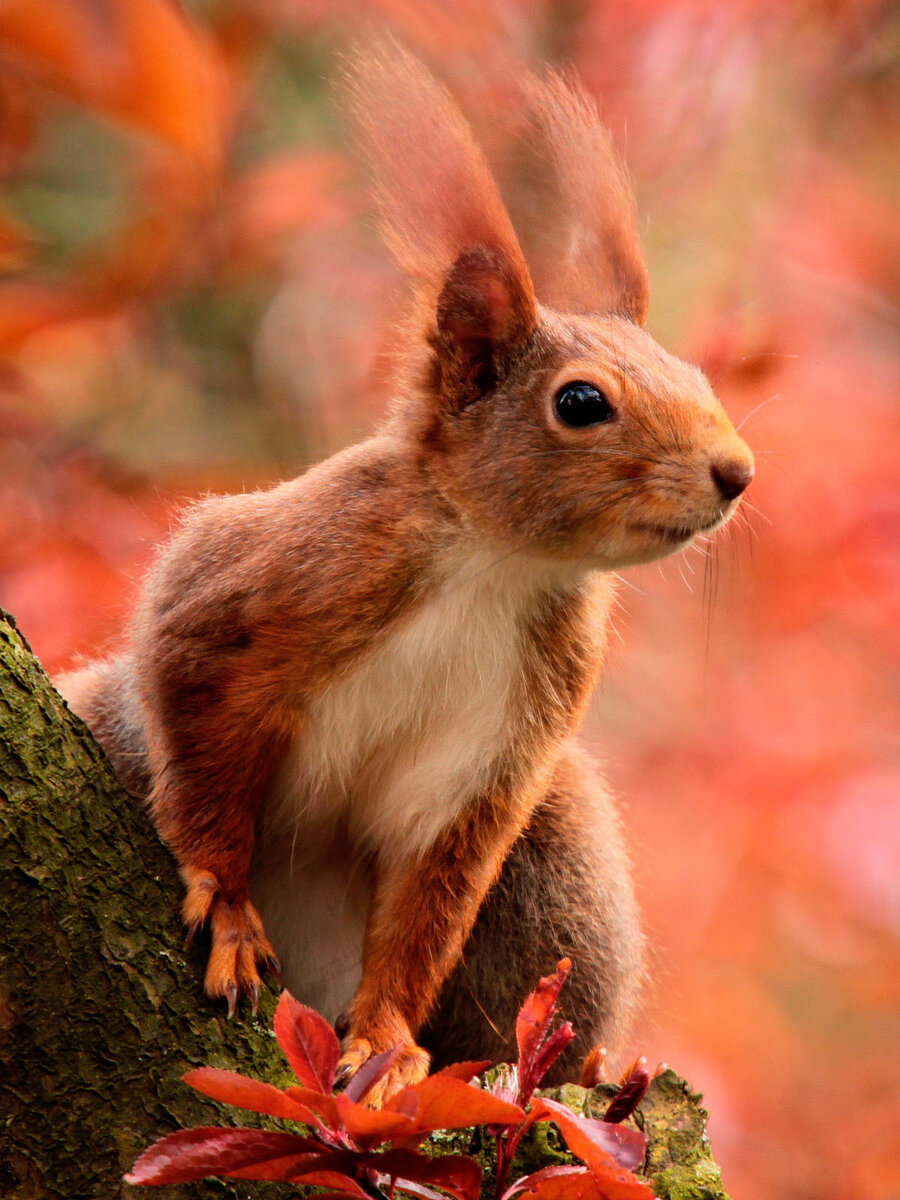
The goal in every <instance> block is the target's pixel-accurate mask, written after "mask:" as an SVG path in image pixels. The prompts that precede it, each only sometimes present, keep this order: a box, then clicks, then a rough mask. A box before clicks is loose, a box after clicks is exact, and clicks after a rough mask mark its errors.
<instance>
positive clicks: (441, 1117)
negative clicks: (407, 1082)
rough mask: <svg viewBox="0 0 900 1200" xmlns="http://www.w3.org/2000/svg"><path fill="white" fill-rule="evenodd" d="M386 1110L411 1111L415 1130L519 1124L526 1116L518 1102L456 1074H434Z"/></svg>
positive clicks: (399, 1094)
mask: <svg viewBox="0 0 900 1200" xmlns="http://www.w3.org/2000/svg"><path fill="white" fill-rule="evenodd" d="M413 1100H414V1101H415V1108H413V1106H412V1102H413ZM382 1111H385V1112H404V1113H409V1114H411V1115H412V1117H413V1123H414V1124H413V1128H412V1129H411V1130H410V1132H411V1133H430V1132H431V1131H432V1130H434V1129H467V1128H468V1127H469V1126H470V1125H519V1124H520V1123H521V1122H522V1121H523V1120H524V1119H525V1113H524V1112H523V1110H522V1109H521V1108H519V1106H518V1104H509V1103H507V1101H505V1100H498V1099H497V1097H496V1096H492V1095H491V1094H490V1092H484V1091H482V1090H481V1089H480V1088H476V1087H472V1086H471V1085H470V1084H468V1083H463V1081H462V1080H461V1079H456V1078H454V1077H453V1076H452V1075H430V1076H429V1077H428V1078H427V1079H423V1080H422V1082H421V1083H417V1084H415V1085H414V1086H413V1087H409V1088H405V1089H404V1090H403V1091H402V1092H398V1093H397V1095H396V1096H392V1097H391V1098H390V1100H388V1102H387V1103H386V1104H385V1106H384V1109H383V1110H382Z"/></svg>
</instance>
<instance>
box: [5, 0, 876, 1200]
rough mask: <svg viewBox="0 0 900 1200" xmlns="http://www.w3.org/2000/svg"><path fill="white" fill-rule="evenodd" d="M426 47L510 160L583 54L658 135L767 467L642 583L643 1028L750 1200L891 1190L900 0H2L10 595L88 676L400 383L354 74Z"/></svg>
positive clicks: (616, 697)
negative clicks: (516, 132) (196, 521)
mask: <svg viewBox="0 0 900 1200" xmlns="http://www.w3.org/2000/svg"><path fill="white" fill-rule="evenodd" d="M385 27H388V28H391V29H393V30H394V31H395V32H396V33H397V34H398V35H399V36H400V37H401V38H402V39H403V40H404V41H405V42H406V43H407V44H409V45H410V46H411V47H412V48H413V49H415V50H416V51H417V52H418V53H420V54H421V55H422V56H424V57H425V58H426V59H427V60H428V61H429V62H431V63H432V65H433V66H434V67H435V69H436V70H437V71H438V72H439V73H440V74H442V75H443V76H444V77H445V78H446V79H447V80H448V81H449V82H450V83H451V85H452V86H453V88H454V90H455V91H456V92H457V94H458V95H459V96H460V97H461V99H462V100H463V103H464V104H465V105H466V106H467V109H468V111H470V112H471V113H472V114H473V117H474V119H475V121H476V123H477V125H478V127H479V131H480V132H481V133H482V136H483V137H484V139H485V140H486V142H487V143H488V148H489V150H490V151H491V152H492V153H493V154H495V155H496V156H497V157H498V159H499V160H501V161H502V159H503V151H504V132H503V131H504V128H505V124H504V111H505V107H506V105H507V104H508V103H509V95H510V90H509V88H508V87H507V83H508V81H509V79H510V78H511V77H514V75H515V73H516V72H517V71H518V70H519V69H520V68H521V65H522V64H523V63H524V64H532V65H535V64H538V63H540V62H542V61H547V60H551V61H555V62H558V63H559V62H572V63H574V64H575V65H576V67H577V68H578V70H579V72H580V73H581V75H582V77H583V78H584V80H585V81H586V83H587V84H588V86H589V87H590V88H591V89H592V91H593V92H594V94H595V95H596V97H597V99H598V102H599V104H600V106H601V109H602V111H603V113H604V115H605V116H606V118H607V120H608V121H609V123H610V124H611V126H612V127H613V129H614V131H615V132H616V134H617V136H618V138H619V141H620V143H621V144H622V145H623V146H624V148H625V149H626V152H627V156H628V159H629V163H630V165H631V168H632V171H633V173H634V176H635V180H636V184H637V189H638V193H639V201H640V209H641V224H642V229H643V231H644V235H645V241H646V245H647V250H648V255H649V259H650V267H651V279H652V282H653V287H654V298H653V305H652V309H651V317H650V328H651V331H652V332H653V333H654V334H656V335H657V336H658V337H659V338H660V339H661V340H662V341H664V342H665V343H666V344H667V345H668V346H669V347H670V348H672V349H674V350H676V351H677V352H679V353H681V354H683V355H685V356H687V357H691V358H694V359H695V360H696V361H698V362H700V363H701V364H702V365H703V366H704V367H705V369H706V370H707V371H708V373H709V374H710V376H711V378H712V379H713V381H714V383H715V384H716V386H717V388H718V390H719V392H720V394H721V396H722V398H723V399H724V401H725V403H726V405H727V406H728V408H729V410H730V412H731V413H732V415H733V416H734V418H735V420H736V421H739V422H742V429H743V432H744V433H745V435H746V437H747V438H748V440H749V441H750V443H751V445H752V446H753V448H754V450H755V451H756V453H757V464H758V472H757V479H756V481H755V482H754V484H753V486H752V488H751V489H750V493H749V494H748V497H747V500H748V503H747V504H746V505H745V506H744V509H743V512H744V514H745V517H744V518H743V519H739V520H737V521H736V522H734V523H733V524H732V525H731V526H730V527H729V528H728V530H727V531H726V532H725V533H724V534H723V535H721V536H720V537H719V539H718V541H717V542H716V543H715V544H714V545H713V546H711V547H709V548H705V547H700V548H697V549H695V550H692V551H690V552H688V553H687V554H686V555H685V556H683V557H681V558H680V559H674V560H669V561H667V562H664V563H662V564H661V565H659V566H658V567H647V568H643V569H642V570H640V571H635V572H631V573H630V574H629V580H630V582H631V583H632V584H633V588H632V587H629V588H625V589H623V591H622V595H621V600H622V606H621V610H620V612H619V614H618V616H617V619H616V627H617V630H618V631H619V633H621V635H622V636H621V642H619V641H616V642H615V643H614V649H613V653H612V656H611V660H610V663H609V667H608V670H607V673H606V678H605V683H604V685H603V688H602V690H601V693H600V695H599V696H598V698H597V701H596V703H595V705H594V706H593V709H592V713H591V718H590V724H589V729H588V737H589V740H590V741H591V743H592V745H593V746H594V747H595V748H596V749H597V750H598V752H599V753H601V754H602V755H603V757H604V758H605V759H606V761H607V764H608V765H607V773H608V776H609V778H610V780H611V782H612V784H613V786H614V787H615V789H616V790H617V791H618V792H619V793H620V794H621V795H622V796H623V797H624V798H625V801H626V807H627V823H628V828H629V832H630V837H631V840H632V844H633V847H634V851H635V859H636V873H637V878H638V883H639V888H640V892H641V899H642V904H643V908H644V912H645V916H646V923H647V927H648V930H649V932H650V935H651V938H652V941H653V944H654V958H655V962H654V968H653V977H654V979H653V984H652V987H651V990H650V994H649V995H648V1002H647V1009H646V1012H645V1014H644V1017H643V1018H642V1020H641V1023H640V1025H639V1027H638V1028H637V1029H636V1030H635V1034H634V1039H633V1046H632V1047H631V1049H632V1050H633V1051H634V1052H635V1053H637V1052H643V1053H646V1054H647V1055H648V1057H649V1058H650V1060H651V1065H652V1064H653V1063H654V1062H656V1061H658V1060H665V1061H666V1062H667V1063H669V1064H670V1065H672V1066H674V1067H676V1068H677V1069H678V1070H679V1071H681V1072H682V1073H683V1074H685V1075H687V1077H688V1078H689V1079H690V1080H691V1081H692V1083H693V1084H694V1086H695V1087H697V1088H699V1089H702V1090H703V1091H704V1092H705V1093H706V1096H707V1100H708V1102H709V1105H710V1108H711V1110H712V1119H711V1123H710V1129H711V1136H712V1140H713V1147H714V1150H715V1152H716V1154H717V1156H718V1158H719V1160H720V1162H721V1164H722V1166H723V1169H724V1172H725V1180H726V1184H727V1186H728V1188H729V1190H730V1191H731V1192H732V1193H733V1195H734V1196H735V1197H736V1198H738V1200H740V1198H743V1200H765V1198H769V1197H771V1198H772V1200H776V1198H777V1200H850V1198H851V1197H852V1198H853V1200H884V1198H887V1197H889V1196H900V1179H898V1166H897V1164H898V1162H900V1147H898V1144H897V1139H896V1129H897V1127H898V1126H900V1119H898V1118H900V1112H898V1104H897V1092H896V1084H895V1079H896V1073H897V1066H896V1050H897V1044H898V1039H897V1032H898V1029H897V1020H896V996H897V986H896V985H897V981H898V974H900V972H898V954H897V942H896V940H895V934H896V926H897V917H898V910H900V903H898V890H897V880H898V876H900V832H898V819H897V816H896V809H897V805H896V797H897V794H898V792H900V757H898V727H900V723H898V719H897V717H898V712H897V693H898V670H897V666H898V634H897V630H898V628H900V588H898V583H900V554H898V550H900V504H898V493H900V484H898V472H897V462H898V451H900V424H898V395H900V389H898V384H900V378H898V375H900V372H898V361H897V357H896V344H897V343H896V332H897V331H896V325H895V324H892V321H894V320H895V314H896V309H895V308H892V302H895V301H896V295H897V284H898V275H900V255H898V237H897V227H898V222H897V216H896V208H895V207H893V206H892V203H891V202H892V200H896V195H897V184H898V175H900V171H898V161H900V160H898V157H897V151H898V148H900V138H898V108H897V104H896V101H897V95H898V91H897V76H898V55H897V50H898V45H900V21H898V16H897V9H896V8H895V7H892V6H890V5H887V4H879V3H875V2H874V0H830V2H826V0H805V2H801V0H785V2H783V3H778V4H773V3H764V2H763V0H732V2H725V0H718V2H715V0H631V2H630V3H628V4H621V3H613V2H612V0H606V2H604V0H568V2H564V0H555V2H551V0H543V2H528V3H526V2H525V0H477V2H476V0H457V2H456V3H450V2H449V0H445V2H439V0H368V2H367V3H366V2H364V0H332V2H330V3H328V2H326V0H229V2H227V3H226V2H225V0H221V2H219V3H216V2H214V0H208V2H200V0H197V2H195V3H192V4H189V5H186V6H185V7H181V6H179V5H177V4H176V3H175V0H4V2H3V3H0V175H2V182H3V193H2V199H0V272H2V275H0V603H2V604H3V605H4V607H6V608H8V609H9V610H11V611H12V612H13V613H14V614H15V615H16V617H17V618H18V621H19V623H20V625H21V628H22V630H23V632H24V633H25V634H26V636H27V637H28V638H29V639H30V640H31V642H32V645H33V646H34V648H35V650H36V652H37V653H38V655H39V656H40V657H41V658H42V659H43V661H44V663H45V664H46V666H47V667H48V669H50V670H51V671H58V670H60V669H61V668H64V667H66V666H68V665H69V664H71V663H72V662H73V661H75V660H76V658H77V656H78V655H90V654H97V653H101V652H103V651H104V650H105V649H107V648H109V647H110V646H113V645H114V644H115V642H116V639H117V637H118V636H119V635H120V634H121V631H122V629H123V626H124V623H125V620H126V618H127V614H128V611H129V608H130V606H131V604H132V602H133V597H134V594H135V589H136V586H137V584H138V582H139V580H140V577H141V574H142V571H143V570H144V569H145V567H146V565H147V563H148V561H149V559H150V557H151V554H152V550H153V546H154V544H155V543H156V542H157V541H158V540H159V539H160V538H161V537H162V536H164V534H165V531H166V529H167V527H168V525H169V523H170V521H171V519H172V516H173V514H174V513H175V511H176V510H177V508H178V506H179V505H180V504H181V503H182V502H183V501H184V500H186V499H189V498H191V497H193V496H196V495H198V494H201V493H202V492H204V491H208V490H210V489H212V490H219V489H221V490H226V489H238V488H241V487H250V486H257V485H261V484H265V483H268V482H270V481H274V480H276V479H279V478H283V477H285V476H288V475H291V474H295V473H296V472H297V471H298V470H300V469H301V468H302V467H303V466H304V465H305V464H307V463H309V462H311V461H314V460H315V459H317V458H320V457H322V456H323V455H325V454H327V453H330V452H332V451H333V450H335V449H337V448H338V447H340V446H342V445H344V444H346V443H347V442H349V441H352V440H354V439H355V438H357V437H358V436H360V435H361V434H362V433H364V432H365V431H366V430H368V429H369V428H370V427H371V424H372V423H373V421H375V420H377V418H378V417H379V416H380V415H381V414H382V413H383V411H384V408H385V404H386V399H387V397H386V387H385V372H384V369H383V365H382V364H383V354H384V352H385V351H386V350H388V349H389V348H390V338H391V334H390V332H389V330H390V319H391V317H392V315H394V314H395V307H394V305H395V295H396V293H395V289H394V284H395V282H396V279H395V275H394V272H393V269H392V267H391V266H390V264H389V262H388V260H387V257H386V255H385V252H384V251H383V250H382V249H381V247H380V246H379V245H378V242H377V240H376V239H375V237H374V236H373V234H372V231H371V223H370V220H369V218H368V210H367V200H366V197H365V190H364V187H363V185H362V183H361V181H360V178H359V175H358V173H357V172H356V170H355V167H354V164H353V162H352V160H351V159H350V158H349V157H348V155H347V153H346V146H347V137H346V132H345V131H344V130H343V129H342V127H341V122H340V119H339V117H338V116H337V115H336V112H335V108H334V105H333V103H332V99H331V97H330V95H329V87H328V83H327V81H328V80H329V79H330V78H332V77H333V75H334V63H335V54H336V53H337V52H339V51H340V50H342V49H345V48H346V46H347V44H348V43H347V38H348V35H350V36H351V37H364V36H365V33H366V31H367V30H368V29H374V30H382V29H384V28H385Z"/></svg>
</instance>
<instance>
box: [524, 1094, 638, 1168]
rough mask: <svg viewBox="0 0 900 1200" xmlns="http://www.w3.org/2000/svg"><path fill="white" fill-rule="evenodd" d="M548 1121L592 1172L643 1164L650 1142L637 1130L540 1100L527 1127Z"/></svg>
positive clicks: (534, 1107)
mask: <svg viewBox="0 0 900 1200" xmlns="http://www.w3.org/2000/svg"><path fill="white" fill-rule="evenodd" d="M547 1120H549V1121H553V1122H554V1123H555V1124H556V1125H557V1126H558V1127H559V1130H560V1132H561V1133H562V1135H563V1137H564V1138H565V1142H566V1145H567V1146H568V1147H569V1149H570V1150H571V1151H572V1153H573V1154H576V1155H577V1156H578V1157H579V1158H581V1159H583V1160H584V1161H585V1162H586V1163H587V1165H588V1166H589V1167H590V1168H591V1170H593V1171H596V1170H598V1169H602V1170H604V1171H605V1170H608V1169H609V1167H610V1166H611V1165H613V1164H615V1163H618V1164H619V1165H620V1166H622V1167H627V1168H628V1169H629V1170H630V1169H632V1168H634V1167H638V1166H640V1165H641V1163H642V1162H643V1161H644V1155H645V1154H646V1151H647V1139H646V1137H645V1136H644V1134H642V1133H640V1132H639V1131H638V1130H637V1129H628V1128H626V1127H625V1126H624V1125H608V1124H607V1123H606V1122H605V1121H596V1120H594V1119H593V1118H591V1117H576V1116H575V1114H574V1113H573V1112H571V1111H570V1110H569V1109H568V1108H566V1107H565V1105H563V1104H559V1103H557V1101H555V1100H547V1099H545V1098H544V1097H539V1098H538V1099H537V1100H535V1101H534V1104H533V1105H532V1108H531V1111H530V1112H529V1114H528V1124H529V1125H531V1124H533V1123H534V1122H535V1121H547Z"/></svg>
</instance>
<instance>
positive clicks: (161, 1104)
mask: <svg viewBox="0 0 900 1200" xmlns="http://www.w3.org/2000/svg"><path fill="white" fill-rule="evenodd" d="M180 896H181V885H180V883H179V880H178V876H177V873H176V870H175V867H174V864H173V861H172V859H171V858H170V857H169V854H168V852H167V851H166V849H165V848H164V847H163V845H162V844H161V843H160V841H159V839H158V838H157V836H156V833H155V831H154V829H153V827H152V825H151V823H150V821H149V819H148V817H147V816H146V814H145V813H144V812H143V810H142V809H141V807H140V806H139V805H137V804H136V803H135V802H134V801H133V800H132V799H131V798H130V797H129V796H128V795H127V793H126V792H125V791H124V790H123V789H122V787H121V786H120V785H119V783H118V781H117V780H116V777H115V775H114V774H113V770H112V768H111V766H110V765H109V763H108V761H107V760H106V758H105V756H104V754H103V752H102V751H101V750H100V748H99V747H98V745H97V744H96V742H95V741H94V740H93V738H92V737H91V735H90V733H89V731H88V729H87V727H86V726H85V725H84V723H83V722H82V721H80V720H79V719H78V718H77V717H75V716H74V715H73V714H72V713H71V712H70V711H69V710H68V708H67V707H66V704H65V702H64V701H63V700H62V698H61V697H60V696H59V694H58V693H57V692H56V691H55V690H54V688H53V686H52V684H51V683H50V681H49V679H48V678H47V676H46V675H45V674H44V672H43V671H42V670H41V668H40V665H39V664H38V663H37V661H36V660H35V659H34V657H33V656H32V655H31V653H30V651H29V649H28V647H27V645H26V644H25V642H24V641H23V639H22V638H21V636H20V635H19V633H18V632H17V630H16V629H15V625H14V623H13V622H12V620H11V619H10V618H7V617H5V615H4V614H0V913H2V917H0V1196H2V1197H3V1198H4V1200H37V1198H38V1197H40V1198H41V1200H45V1198H46V1200H114V1198H115V1197H118V1196H124V1195H130V1196H137V1195H139V1194H140V1193H139V1192H138V1190H137V1189H135V1188H130V1187H128V1186H127V1185H126V1184H123V1183H122V1182H121V1177H122V1174H123V1172H124V1171H126V1170H128V1169H129V1168H130V1166H131V1164H132V1163H133V1162H134V1160H135V1158H136V1157H137V1155H138V1154H139V1153H140V1152H141V1151H142V1150H144V1149H145V1148H146V1146H147V1145H149V1143H150V1142H152V1141H154V1140H155V1139H156V1138H157V1137H159V1136H160V1135H161V1134H163V1133H167V1132H171V1131H173V1130H175V1129H178V1128H180V1127H183V1126H185V1125H221V1124H244V1123H246V1124H252V1123H253V1119H252V1117H250V1118H249V1120H248V1121H243V1120H235V1119H234V1118H233V1117H231V1115H230V1113H229V1111H228V1110H227V1109H223V1108H222V1107H221V1106H219V1105H216V1104H213V1103H212V1102H209V1101H204V1100H203V1099H202V1098H201V1097H199V1096H197V1095H196V1094H195V1093H193V1092H192V1091H191V1090H190V1089H189V1088H187V1087H185V1086H184V1084H182V1083H181V1076H182V1074H183V1073H184V1072H185V1071H186V1070H188V1069H189V1068H190V1067H192V1066H201V1065H203V1064H209V1065H212V1066H221V1067H228V1068H230V1069H232V1070H238V1071H242V1072H245V1073H246V1074H249V1075H257V1076H260V1077H264V1078H266V1079H268V1080H271V1081H272V1082H276V1083H277V1082H284V1083H287V1082H289V1078H288V1074H287V1071H286V1065H285V1062H284V1059H283V1058H282V1056H281V1053H280V1051H279V1050H278V1048H277V1046H276V1044H275V1041H274V1038H273V1036H272V1033H271V1029H272V1010H273V1001H272V998H271V997H266V1002H264V1003H263V1005H262V1006H261V1009H260V1014H259V1018H258V1019H257V1020H251V1019H250V1018H249V1016H248V1015H247V1014H241V1018H240V1019H239V1020H235V1021H233V1022H230V1023H229V1022H227V1021H225V1020H224V1019H223V1013H222V1011H221V1010H220V1009H219V1008H218V1007H217V1006H214V1005H212V1004H210V1003H209V1002H208V1001H206V1000H205V998H204V996H203V992H202V987H201V984H200V980H201V978H202V962H203V954H202V950H201V949H199V948H198V949H197V950H194V951H192V952H188V953H185V950H184V948H183V944H182V943H183V936H182V933H181V929H180V927H179V919H178V904H179V901H180ZM241 1116H243V1114H241ZM256 1189H257V1185H248V1184H243V1185H238V1184H234V1185H226V1184H217V1183H210V1184H205V1183H204V1184H198V1185H190V1186H187V1185H185V1186H181V1187H172V1188H165V1189H154V1192H153V1193H148V1194H156V1195H159V1196H172V1197H175V1196H178V1197H188V1196H191V1197H193V1196H197V1197H200V1196H202V1197H206V1196H209V1197H212V1196H237V1195H241V1196H250V1195H268V1196H276V1195H278V1194H279V1191H281V1192H282V1194H288V1191H287V1189H279V1188H272V1187H269V1188H268V1189H262V1190H256Z"/></svg>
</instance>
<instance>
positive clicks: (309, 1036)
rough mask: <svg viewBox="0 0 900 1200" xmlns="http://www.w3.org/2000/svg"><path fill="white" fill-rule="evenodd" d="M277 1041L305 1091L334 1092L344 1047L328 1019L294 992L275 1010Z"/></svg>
mask: <svg viewBox="0 0 900 1200" xmlns="http://www.w3.org/2000/svg"><path fill="white" fill-rule="evenodd" d="M275 1038H276V1040H277V1042H278V1045H279V1046H280V1047H281V1049H282V1050H283V1051H284V1053H285V1056H286V1057H287V1060H288V1062H289V1063H290V1064H291V1070H292V1071H293V1072H294V1074H295V1075H296V1076H297V1078H298V1079H299V1080H300V1082H301V1083H302V1084H303V1085H304V1086H305V1087H308V1088H310V1089H311V1090H313V1091H315V1092H320V1093H328V1092H330V1091H331V1089H332V1088H333V1087H334V1073H335V1068H336V1067H337V1063H338V1059H339V1058H340V1056H341V1047H340V1043H339V1042H338V1040H337V1035H336V1034H335V1032H334V1030H333V1029H332V1028H331V1026H330V1025H329V1024H328V1022H327V1021H326V1020H325V1018H324V1017H322V1016H320V1015H319V1014H318V1013H317V1012H316V1011H315V1009H312V1008H308V1007H307V1006H306V1005H305V1004H301V1003H300V1001H299V1000H295V999H294V997H293V996H292V995H291V994H290V992H286V991H285V992H282V993H281V998H280V999H279V1001H278V1007H277V1008H276V1010H275Z"/></svg>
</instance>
